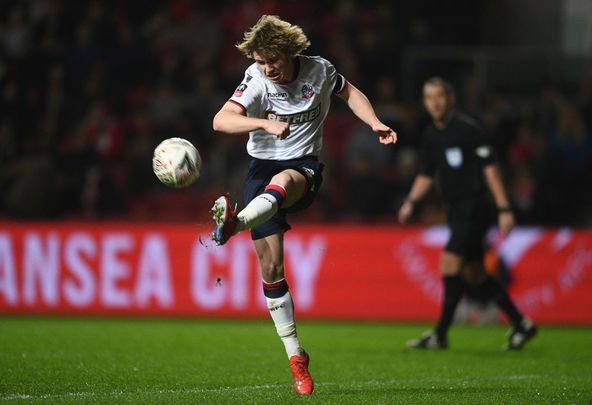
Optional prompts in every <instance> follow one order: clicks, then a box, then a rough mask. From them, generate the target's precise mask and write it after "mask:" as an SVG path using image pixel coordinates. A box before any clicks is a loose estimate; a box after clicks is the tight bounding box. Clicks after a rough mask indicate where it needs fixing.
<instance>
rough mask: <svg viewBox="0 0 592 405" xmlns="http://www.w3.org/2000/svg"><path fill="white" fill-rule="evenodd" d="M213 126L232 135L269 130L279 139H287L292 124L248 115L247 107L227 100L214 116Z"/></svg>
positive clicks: (216, 129) (215, 129)
mask: <svg viewBox="0 0 592 405" xmlns="http://www.w3.org/2000/svg"><path fill="white" fill-rule="evenodd" d="M213 128H214V131H218V132H224V133H226V134H230V135H242V134H244V133H246V132H251V131H257V130H263V131H265V132H268V133H269V134H271V135H274V136H276V137H278V138H279V139H285V138H286V137H287V136H288V135H290V125H289V124H288V123H287V122H279V121H271V120H266V119H263V118H255V117H247V116H246V115H245V109H244V108H243V107H242V106H241V105H239V104H237V103H233V102H231V101H228V102H226V104H224V105H223V106H222V108H221V109H220V111H218V113H217V114H216V115H215V116H214V120H213Z"/></svg>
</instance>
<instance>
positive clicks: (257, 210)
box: [236, 193, 279, 232]
mask: <svg viewBox="0 0 592 405" xmlns="http://www.w3.org/2000/svg"><path fill="white" fill-rule="evenodd" d="M278 205H279V204H278V201H277V199H276V198H275V197H274V196H273V195H271V194H269V193H263V194H259V195H258V196H257V197H255V198H253V199H252V200H251V202H250V203H248V204H247V206H246V207H245V208H243V210H242V211H241V212H239V213H238V225H237V228H236V229H237V232H240V231H243V230H245V229H251V228H254V227H256V226H257V225H260V224H262V223H264V222H266V221H267V220H269V218H271V217H272V216H273V214H275V213H276V212H277V210H278V208H279V207H278Z"/></svg>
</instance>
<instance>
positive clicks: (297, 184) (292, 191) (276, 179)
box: [271, 169, 307, 208]
mask: <svg viewBox="0 0 592 405" xmlns="http://www.w3.org/2000/svg"><path fill="white" fill-rule="evenodd" d="M271 184H277V185H280V186H282V187H283V188H284V189H285V190H286V199H285V200H284V203H283V204H282V208H289V207H291V206H292V205H293V204H294V203H296V202H297V201H298V200H299V199H300V198H301V197H302V196H303V195H304V193H305V192H306V186H307V182H306V177H304V175H303V174H302V173H300V172H299V171H297V170H294V169H286V170H283V171H281V172H280V173H278V174H276V175H275V176H273V177H272V178H271Z"/></svg>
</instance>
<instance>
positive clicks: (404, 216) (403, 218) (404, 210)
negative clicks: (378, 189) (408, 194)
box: [399, 200, 415, 224]
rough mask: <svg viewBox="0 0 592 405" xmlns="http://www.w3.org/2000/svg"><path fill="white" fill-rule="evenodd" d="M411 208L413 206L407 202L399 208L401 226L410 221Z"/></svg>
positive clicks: (413, 205)
mask: <svg viewBox="0 0 592 405" xmlns="http://www.w3.org/2000/svg"><path fill="white" fill-rule="evenodd" d="M413 208H415V204H413V203H412V202H411V201H409V200H405V202H404V203H403V205H401V208H399V222H400V223H402V224H406V223H407V222H409V219H411V215H413Z"/></svg>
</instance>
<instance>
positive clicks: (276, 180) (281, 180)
mask: <svg viewBox="0 0 592 405" xmlns="http://www.w3.org/2000/svg"><path fill="white" fill-rule="evenodd" d="M270 183H271V184H277V185H278V186H282V187H283V188H284V189H286V190H288V189H289V188H291V187H292V186H293V185H294V179H293V178H292V176H290V174H289V173H287V172H285V171H284V172H281V173H278V174H276V175H275V176H273V177H272V178H271V182H270Z"/></svg>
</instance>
